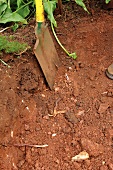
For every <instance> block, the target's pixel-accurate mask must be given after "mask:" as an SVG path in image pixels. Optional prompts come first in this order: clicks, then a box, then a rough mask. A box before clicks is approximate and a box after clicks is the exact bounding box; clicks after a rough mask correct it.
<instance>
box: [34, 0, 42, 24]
mask: <svg viewBox="0 0 113 170" xmlns="http://www.w3.org/2000/svg"><path fill="white" fill-rule="evenodd" d="M35 4H36V22H44V7H43V4H42V0H35Z"/></svg>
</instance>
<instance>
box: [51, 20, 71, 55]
mask: <svg viewBox="0 0 113 170" xmlns="http://www.w3.org/2000/svg"><path fill="white" fill-rule="evenodd" d="M51 28H52V31H53V34H54V36H55V38H56V40H57V42H58V44H59V45H60V47H61V48H62V49H63V50H64V51H65V53H66V54H67V55H69V52H68V51H67V50H66V49H65V47H64V46H63V45H62V44H61V42H60V41H59V39H58V37H57V35H56V33H55V30H54V27H53V24H52V23H51Z"/></svg>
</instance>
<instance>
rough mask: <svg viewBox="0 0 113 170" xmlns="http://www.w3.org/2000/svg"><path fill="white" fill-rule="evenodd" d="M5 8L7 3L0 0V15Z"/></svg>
mask: <svg viewBox="0 0 113 170" xmlns="http://www.w3.org/2000/svg"><path fill="white" fill-rule="evenodd" d="M6 8H7V3H6V2H5V0H4V1H0V15H2V13H3V12H4V11H5V10H6Z"/></svg>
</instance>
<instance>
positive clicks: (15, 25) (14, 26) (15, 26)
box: [12, 23, 19, 31]
mask: <svg viewBox="0 0 113 170" xmlns="http://www.w3.org/2000/svg"><path fill="white" fill-rule="evenodd" d="M18 27H19V25H18V24H17V23H15V24H14V25H13V26H12V30H13V31H16V30H17V28H18Z"/></svg>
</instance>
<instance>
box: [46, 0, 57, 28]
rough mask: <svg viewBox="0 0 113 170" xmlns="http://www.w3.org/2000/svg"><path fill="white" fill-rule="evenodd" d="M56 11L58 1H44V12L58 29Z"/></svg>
mask: <svg viewBox="0 0 113 170" xmlns="http://www.w3.org/2000/svg"><path fill="white" fill-rule="evenodd" d="M55 9H56V1H47V0H44V10H45V11H46V13H47V17H48V19H49V20H50V22H51V23H53V24H54V26H55V27H57V23H56V20H55V18H54V15H53V12H54V10H55Z"/></svg>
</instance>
